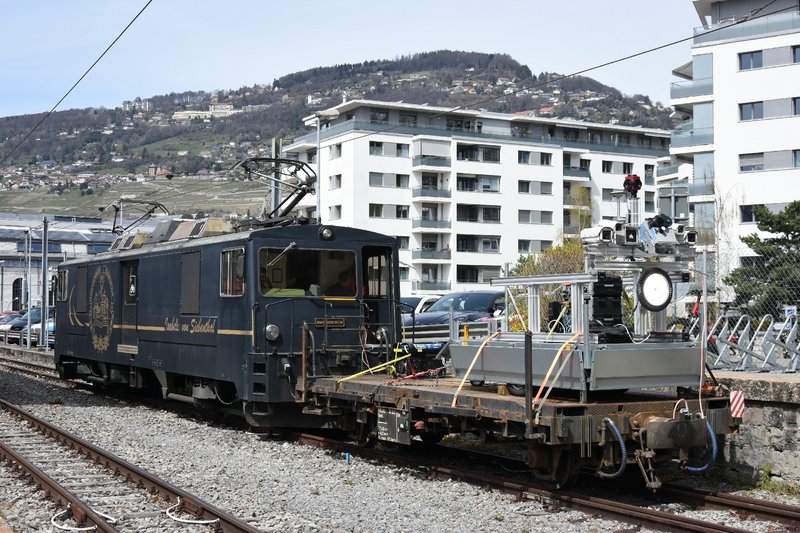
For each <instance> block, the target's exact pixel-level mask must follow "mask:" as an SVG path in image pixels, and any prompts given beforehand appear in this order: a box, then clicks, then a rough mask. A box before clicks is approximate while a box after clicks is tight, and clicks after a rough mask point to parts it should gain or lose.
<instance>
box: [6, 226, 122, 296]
mask: <svg viewBox="0 0 800 533" xmlns="http://www.w3.org/2000/svg"><path fill="white" fill-rule="evenodd" d="M48 220H49V227H48V237H47V255H48V261H47V265H46V266H45V268H47V271H48V276H47V277H48V279H50V278H51V277H52V275H54V274H55V272H56V269H57V267H58V265H59V264H60V263H61V262H62V261H65V260H67V259H72V258H75V257H80V256H84V255H87V254H96V253H100V252H104V251H106V250H108V247H109V246H110V245H111V243H112V242H113V241H114V239H115V238H116V235H114V234H113V233H112V232H111V224H110V223H109V222H103V221H102V220H100V219H99V218H74V217H65V216H59V215H56V216H51V217H48ZM42 221H43V219H42V217H41V216H37V215H12V214H0V310H1V311H3V312H5V311H19V310H22V309H25V308H27V307H28V302H30V305H31V307H38V306H40V305H41V300H42V286H43V285H42V283H43V275H42V264H43V262H42V256H43V254H42V251H43V247H44V244H43V237H44V235H43V229H42V226H43V224H42ZM26 241H27V242H28V244H27V245H26ZM49 302H50V304H51V305H52V302H53V300H52V294H51V295H50V296H49Z"/></svg>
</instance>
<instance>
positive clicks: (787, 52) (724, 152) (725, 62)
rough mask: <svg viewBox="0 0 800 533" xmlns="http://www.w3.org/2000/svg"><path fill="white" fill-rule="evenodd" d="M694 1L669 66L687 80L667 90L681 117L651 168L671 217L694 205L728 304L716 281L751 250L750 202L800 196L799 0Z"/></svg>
mask: <svg viewBox="0 0 800 533" xmlns="http://www.w3.org/2000/svg"><path fill="white" fill-rule="evenodd" d="M693 3H694V6H695V8H696V10H697V14H698V16H699V18H700V22H701V24H702V26H701V27H699V28H696V29H695V37H694V43H693V46H692V60H691V61H690V62H689V63H687V64H685V65H682V66H680V67H678V68H676V69H675V70H674V71H673V73H674V74H675V75H677V76H679V77H681V78H684V79H685V81H681V82H677V83H673V85H672V90H671V95H670V96H671V104H672V105H673V106H674V107H675V110H676V113H679V114H680V115H681V116H682V117H683V118H684V119H685V122H684V123H683V124H682V125H681V126H679V127H678V128H676V130H675V131H674V132H673V134H672V139H671V145H670V154H671V159H670V161H669V163H668V164H666V165H664V166H659V168H658V169H657V175H658V180H659V183H660V184H667V186H666V187H662V188H660V189H659V206H660V209H661V211H662V212H665V213H667V214H672V215H673V216H675V217H676V218H679V219H680V218H682V217H685V218H688V217H689V211H691V212H692V216H691V223H692V224H693V225H694V226H695V227H696V228H697V229H698V230H699V239H700V241H701V242H705V243H707V244H709V245H710V247H712V246H713V247H712V249H716V253H717V257H716V261H714V263H715V264H716V265H717V272H716V281H717V284H718V288H719V289H721V292H722V295H721V299H722V300H723V301H727V300H730V299H732V294H729V290H728V289H726V288H725V287H724V286H723V285H722V284H721V283H720V280H722V279H723V278H724V276H725V275H726V274H727V273H728V272H730V270H732V269H733V268H736V267H738V266H739V265H740V264H741V263H742V262H746V261H750V260H751V259H748V257H750V256H753V255H754V254H753V252H752V251H751V250H750V249H748V248H747V247H746V246H745V245H744V244H743V243H742V242H741V240H740V236H743V235H749V234H751V233H757V232H758V230H757V227H756V224H757V221H756V220H755V219H754V216H753V206H755V205H758V204H763V205H765V206H767V207H768V208H769V209H772V210H775V211H779V210H781V209H783V207H785V206H786V205H787V203H789V202H791V201H793V200H797V199H800V138H799V137H798V132H800V11H798V7H799V6H798V1H797V0H776V1H775V2H764V1H762V0H694V2H693ZM765 6H766V7H765ZM761 8H763V9H761ZM742 21H743V22H742ZM687 195H688V198H687ZM687 200H688V202H687Z"/></svg>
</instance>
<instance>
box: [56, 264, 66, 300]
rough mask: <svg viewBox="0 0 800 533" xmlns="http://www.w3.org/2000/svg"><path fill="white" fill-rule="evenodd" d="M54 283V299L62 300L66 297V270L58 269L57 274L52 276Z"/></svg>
mask: <svg viewBox="0 0 800 533" xmlns="http://www.w3.org/2000/svg"><path fill="white" fill-rule="evenodd" d="M53 282H54V284H55V287H54V288H55V292H56V300H58V301H59V302H63V301H65V300H66V299H67V271H66V270H59V271H58V274H56V275H55V276H53Z"/></svg>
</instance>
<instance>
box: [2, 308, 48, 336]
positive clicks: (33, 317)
mask: <svg viewBox="0 0 800 533" xmlns="http://www.w3.org/2000/svg"><path fill="white" fill-rule="evenodd" d="M29 313H30V323H31V324H38V323H40V322H41V321H42V310H41V309H40V308H39V307H31V309H30V311H28V312H27V313H25V314H23V315H22V316H20V317H18V318H15V319H14V320H12V321H11V323H10V326H11V327H9V328H8V330H9V331H16V332H19V331H22V330H23V328H25V327H27V326H28V314H29ZM55 316H56V308H55V307H51V308H50V311H49V312H48V314H47V317H48V318H55ZM9 342H16V339H9Z"/></svg>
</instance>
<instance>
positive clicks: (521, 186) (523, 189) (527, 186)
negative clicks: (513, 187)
mask: <svg viewBox="0 0 800 533" xmlns="http://www.w3.org/2000/svg"><path fill="white" fill-rule="evenodd" d="M517 192H518V193H521V194H530V193H531V182H530V181H520V182H518V183H517Z"/></svg>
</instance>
